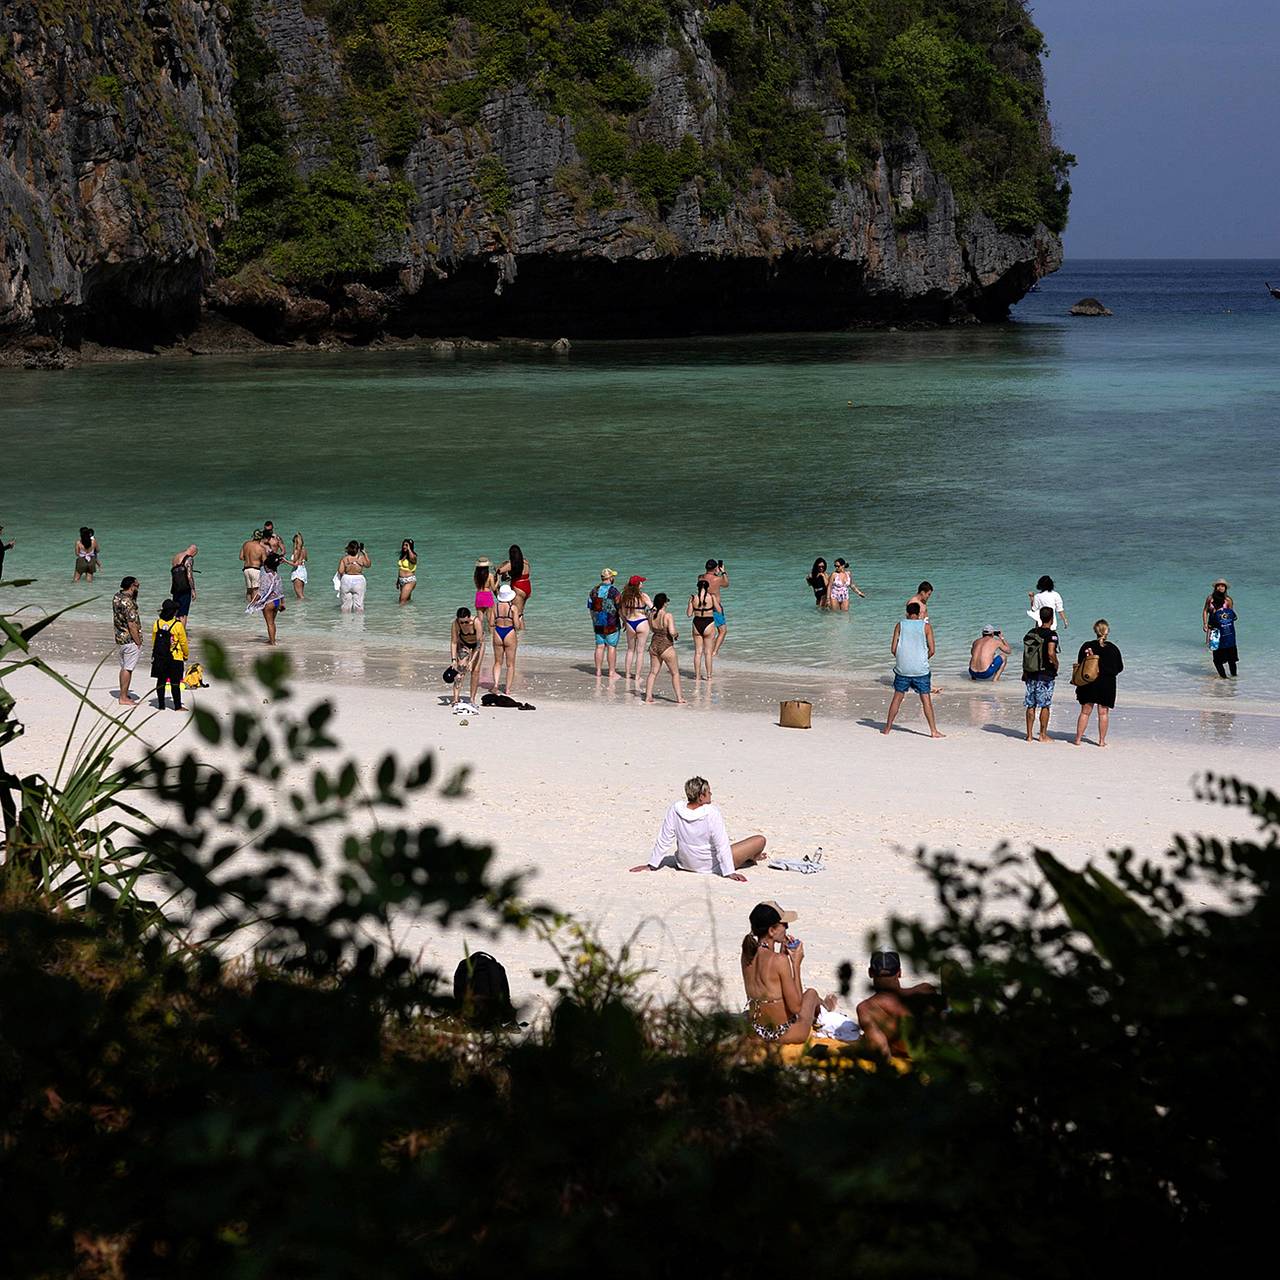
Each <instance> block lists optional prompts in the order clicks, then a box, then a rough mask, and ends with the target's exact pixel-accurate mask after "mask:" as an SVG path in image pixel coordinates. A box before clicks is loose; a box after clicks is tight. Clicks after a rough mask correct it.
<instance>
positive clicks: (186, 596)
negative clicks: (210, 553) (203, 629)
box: [169, 542, 200, 627]
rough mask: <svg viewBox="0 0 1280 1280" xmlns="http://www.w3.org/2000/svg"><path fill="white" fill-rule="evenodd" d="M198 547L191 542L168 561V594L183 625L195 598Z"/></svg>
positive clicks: (185, 623)
mask: <svg viewBox="0 0 1280 1280" xmlns="http://www.w3.org/2000/svg"><path fill="white" fill-rule="evenodd" d="M199 550H200V548H199V547H197V546H196V545H195V543H194V542H193V543H192V544H191V545H190V546H189V547H188V548H187V549H186V550H185V551H179V552H178V554H177V555H176V556H174V557H173V559H172V560H170V561H169V596H170V598H171V599H172V600H173V606H174V608H175V609H176V610H177V611H178V614H177V616H178V621H179V622H181V623H182V625H183V626H184V627H185V626H186V625H187V618H188V617H189V616H190V614H191V602H192V601H193V600H194V599H195V598H196V570H195V563H194V562H195V558H196V552H197V551H199Z"/></svg>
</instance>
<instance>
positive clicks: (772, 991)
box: [742, 902, 835, 1044]
mask: <svg viewBox="0 0 1280 1280" xmlns="http://www.w3.org/2000/svg"><path fill="white" fill-rule="evenodd" d="M795 918H796V913H795V912H794V911H783V910H782V909H781V908H780V907H779V906H778V904H777V903H776V902H761V903H759V904H758V905H757V906H755V907H754V908H752V911H751V932H750V933H749V934H747V936H746V937H745V938H743V940H742V985H743V986H744V987H745V988H746V990H747V1021H748V1022H749V1023H750V1025H751V1030H752V1031H754V1032H755V1034H756V1035H758V1036H759V1037H760V1039H761V1040H767V1041H769V1042H770V1043H772V1044H803V1043H804V1042H805V1041H806V1040H807V1039H808V1038H809V1033H810V1032H811V1031H812V1030H813V1023H814V1019H815V1018H817V1016H818V1009H819V1007H820V1006H822V1005H823V1004H826V1005H827V1007H832V1006H833V1005H834V1003H835V1001H834V998H833V997H831V996H828V997H827V1000H826V1001H823V1000H821V999H820V998H819V996H818V993H817V992H816V991H815V990H814V989H813V988H812V987H810V988H808V990H805V988H804V987H803V986H802V985H801V981H800V966H801V965H802V964H803V963H804V943H803V942H801V941H800V940H799V939H798V938H792V937H791V936H790V935H789V934H788V932H787V925H788V924H790V923H791V922H792V921H793V920H795Z"/></svg>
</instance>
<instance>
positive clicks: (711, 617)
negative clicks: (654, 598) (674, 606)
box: [684, 578, 720, 680]
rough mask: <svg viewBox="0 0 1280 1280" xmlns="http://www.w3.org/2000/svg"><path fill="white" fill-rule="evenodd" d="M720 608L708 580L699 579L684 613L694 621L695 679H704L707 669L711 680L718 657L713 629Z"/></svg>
mask: <svg viewBox="0 0 1280 1280" xmlns="http://www.w3.org/2000/svg"><path fill="white" fill-rule="evenodd" d="M719 608H720V598H719V596H717V595H716V594H715V593H714V592H713V591H712V589H711V583H710V582H708V581H707V579H706V578H699V579H698V585H697V588H696V589H695V590H694V593H693V595H691V596H690V597H689V607H688V608H687V609H686V610H685V611H684V616H685V617H686V618H692V619H693V678H694V679H695V680H701V679H702V671H703V668H704V667H705V668H706V672H707V679H708V680H710V679H711V665H712V660H713V659H714V658H715V656H716V633H715V631H713V630H712V628H713V627H714V626H715V624H716V613H717V611H718V610H719Z"/></svg>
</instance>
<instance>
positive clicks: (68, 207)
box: [0, 0, 1070, 341]
mask: <svg viewBox="0 0 1280 1280" xmlns="http://www.w3.org/2000/svg"><path fill="white" fill-rule="evenodd" d="M948 8H951V9H955V10H958V11H963V12H962V13H961V14H960V16H959V17H955V15H952V18H953V20H951V21H949V22H947V23H942V22H940V21H939V20H938V19H939V14H940V13H941V12H942V11H944V10H947V9H948ZM890 10H892V17H889V16H886V14H887V13H888V11H890ZM899 11H901V12H902V13H905V14H906V18H901V16H900V12H899ZM979 11H981V14H982V16H981V17H974V16H973V15H974V14H976V13H979ZM993 14H994V15H995V18H994V19H993V17H992V15H993ZM780 15H781V17H780ZM917 15H918V16H917ZM906 19H913V22H912V24H911V25H903V23H905V22H906ZM996 19H998V22H997V21H996ZM780 21H781V22H782V24H783V25H782V26H781V27H780V26H779V25H778V24H779V22H780ZM895 21H896V22H898V25H897V26H893V25H891V23H892V22H895ZM966 22H967V23H969V24H970V26H969V27H968V28H966V27H965V26H964V24H965V23H966ZM877 24H878V25H877ZM957 26H959V28H960V30H961V33H962V35H964V37H965V38H964V39H959V38H958V37H956V38H953V36H952V35H950V34H947V33H949V32H951V31H953V30H954V29H955V28H956V27H957ZM970 28H971V29H970ZM876 41H878V42H879V43H878V44H876ZM948 41H950V43H947V42H948ZM1037 41H1038V33H1036V32H1035V30H1034V27H1033V26H1031V25H1030V19H1029V18H1027V16H1026V14H1025V11H1024V7H1023V4H1022V0H991V2H990V3H989V4H986V3H984V4H983V5H973V4H971V3H969V0H949V4H948V3H942V2H941V0H937V2H934V0H894V3H893V4H889V3H887V0H886V2H885V3H883V4H882V3H881V0H832V2H831V3H830V4H829V5H827V6H808V5H795V4H784V3H782V0H772V4H771V7H770V5H766V4H764V3H752V0H707V2H706V3H695V2H694V0H615V3H612V4H604V3H603V0H601V3H598V4H592V3H591V0H578V2H577V3H575V4H564V3H560V4H557V3H554V2H551V0H471V2H470V3H467V2H465V0H464V2H460V3H451V2H450V0H411V2H408V3H404V2H401V0H342V3H339V2H338V0H232V2H231V6H230V8H222V7H220V6H214V5H210V4H209V3H199V2H198V0H142V2H141V3H134V4H127V3H125V2H124V0H108V2H106V3H103V2H100V0H95V3H92V4H88V3H84V2H83V0H82V2H81V3H79V4H76V3H64V4H56V3H54V2H53V0H28V2H26V3H22V2H18V3H12V4H10V5H8V6H7V7H6V9H5V10H4V16H3V17H0V126H2V127H3V131H4V140H5V147H4V150H3V156H2V157H0V198H2V199H3V203H4V210H5V215H6V216H5V225H4V226H3V227H0V235H2V236H3V250H2V252H0V329H7V330H9V331H15V330H16V331H22V330H35V329H39V330H43V331H50V332H57V331H60V330H62V329H64V328H65V329H68V331H69V332H71V333H72V334H74V333H78V332H83V333H85V334H88V335H90V336H94V335H96V334H103V333H105V334H106V335H107V336H110V335H112V334H114V336H115V337H117V338H118V339H120V340H126V341H127V340H130V339H134V340H149V339H154V338H157V337H160V336H163V335H164V334H166V333H175V332H178V331H180V330H181V329H182V328H183V327H184V326H188V325H190V324H191V323H192V322H193V321H194V319H195V313H196V311H197V309H198V307H199V305H200V302H201V299H202V297H203V299H204V302H205V305H207V306H208V307H211V308H213V309H216V310H219V311H221V312H223V313H225V314H226V315H228V316H230V317H232V318H233V319H235V320H237V321H238V322H240V323H241V324H244V325H245V326H247V327H249V328H251V329H253V330H254V331H255V332H257V333H259V334H262V335H263V336H266V337H269V338H271V339H273V340H290V339H294V338H299V337H309V338H315V337H318V336H323V335H327V334H330V333H332V334H336V335H338V336H340V337H344V338H347V339H352V340H365V339H368V338H370V337H373V336H375V335H376V334H378V333H381V332H384V331H390V332H393V333H402V334H456V335H461V334H476V335H496V334H522V333H523V334H534V335H551V336H554V335H557V334H562V333H563V334H569V335H570V336H572V335H575V334H593V335H605V334H617V335H626V334H641V333H658V332H662V333H671V332H694V331H732V330H745V329H769V328H775V329H783V328H817V327H827V326H838V325H845V324H851V323H858V322H888V321H900V320H903V319H920V320H928V321H948V320H956V319H971V318H977V319H989V318H1000V317H1003V316H1004V315H1005V314H1006V310H1007V308H1008V306H1009V304H1010V303H1012V302H1014V301H1016V300H1017V298H1019V297H1020V296H1022V294H1023V293H1025V292H1026V290H1027V289H1028V288H1029V287H1030V286H1031V285H1032V284H1033V283H1034V281H1035V280H1036V279H1037V278H1038V277H1039V276H1041V275H1044V274H1046V273H1047V272H1050V271H1053V270H1055V269H1056V268H1057V266H1058V265H1059V264H1060V261H1061V245H1060V241H1059V239H1058V236H1057V234H1056V230H1054V229H1050V225H1047V224H1053V225H1054V226H1055V227H1056V228H1058V229H1060V226H1061V222H1062V220H1063V219H1064V218H1065V203H1066V196H1067V190H1068V189H1067V188H1066V185H1065V181H1064V180H1063V179H1064V175H1065V171H1066V165H1067V163H1068V162H1069V160H1070V158H1069V157H1066V156H1064V155H1063V154H1062V153H1061V152H1057V151H1056V150H1055V149H1054V148H1053V146H1052V140H1051V139H1050V137H1049V133H1048V127H1047V124H1046V123H1045V108H1044V100H1043V87H1042V82H1041V79H1040V65H1039V57H1038V53H1039V49H1038V43H1037ZM873 45H874V49H873V51H872V52H871V53H868V52H866V50H867V49H868V48H871V47H872V46H873ZM966 60H968V61H966ZM233 64H234V67H235V73H236V79H235V85H234V91H233V86H232V65H233ZM864 64H865V65H864ZM975 68H976V69H975ZM974 85H978V86H983V85H985V86H986V88H983V89H982V90H981V92H982V93H983V94H985V95H986V96H985V97H980V96H975V95H977V94H978V90H977V89H975V88H974ZM992 115H1000V116H1001V119H1000V120H995V121H992V120H990V119H987V117H988V116H992ZM1000 130H1003V132H1000ZM1011 137H1012V138H1014V139H1015V142H1016V146H1015V145H1014V144H1012V143H1010V142H1009V139H1010V138H1011ZM237 143H238V147H239V154H238V155H237ZM233 187H234V206H235V207H234V214H233V213H232V209H231V208H230V206H229V203H228V202H229V200H230V198H231V197H232V195H233Z"/></svg>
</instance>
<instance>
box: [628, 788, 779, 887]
mask: <svg viewBox="0 0 1280 1280" xmlns="http://www.w3.org/2000/svg"><path fill="white" fill-rule="evenodd" d="M684 794H685V800H684V802H683V803H681V802H680V801H677V802H676V803H675V804H673V805H672V806H671V808H670V809H668V810H667V816H666V817H665V818H663V820H662V827H661V829H660V830H659V831H658V838H657V839H656V840H655V841H654V842H653V852H652V853H651V854H650V855H649V861H648V862H642V863H641V864H640V865H639V866H638V867H632V868H631V870H632V871H657V870H658V868H659V867H661V866H662V865H663V864H664V862H666V860H667V856H668V854H670V852H671V846H672V844H674V845H675V847H676V856H675V862H676V865H677V866H678V867H680V869H681V870H683V871H700V872H701V873H702V874H703V875H714V874H717V873H718V874H720V875H722V876H725V877H727V878H728V879H730V880H746V878H747V877H746V876H744V875H742V874H741V873H740V872H739V870H738V868H739V867H746V866H750V865H751V863H753V862H756V861H757V860H758V859H759V858H760V857H761V855H762V854H763V853H764V844H765V840H764V836H747V837H746V838H745V839H742V840H735V841H734V842H733V843H732V844H730V843H729V833H728V831H727V830H726V829H725V825H724V816H723V815H722V814H721V812H720V810H719V808H718V807H717V806H716V805H714V804H712V803H711V783H709V782H708V781H707V780H706V778H690V779H689V781H688V782H686V783H685V784H684Z"/></svg>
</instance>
